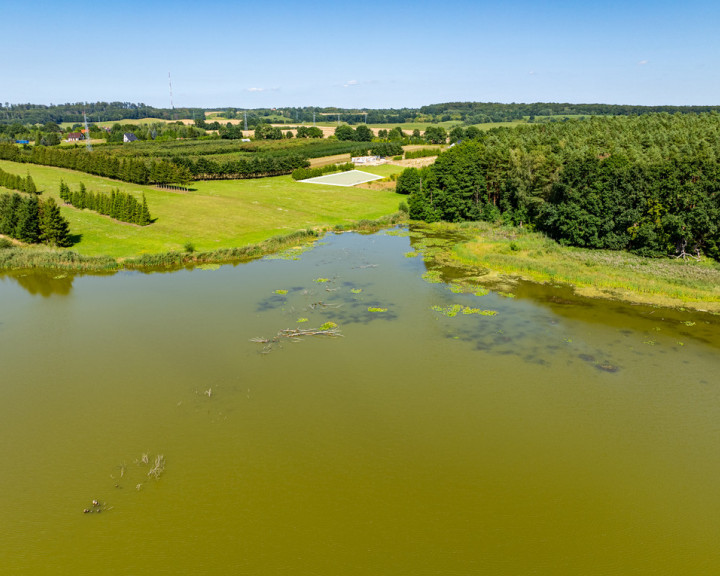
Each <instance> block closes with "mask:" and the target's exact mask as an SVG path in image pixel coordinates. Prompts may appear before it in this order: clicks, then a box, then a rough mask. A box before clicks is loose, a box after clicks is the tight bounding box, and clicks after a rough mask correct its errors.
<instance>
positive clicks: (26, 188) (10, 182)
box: [0, 168, 39, 194]
mask: <svg viewBox="0 0 720 576" xmlns="http://www.w3.org/2000/svg"><path fill="white" fill-rule="evenodd" d="M0 186H3V187H4V188H9V189H10V190H19V191H20V192H27V193H28V194H38V193H39V192H38V189H37V187H36V186H35V181H34V180H33V179H32V176H30V174H28V175H27V176H26V177H25V178H23V177H22V176H20V175H18V174H10V173H9V172H5V171H4V170H3V169H2V168H0Z"/></svg>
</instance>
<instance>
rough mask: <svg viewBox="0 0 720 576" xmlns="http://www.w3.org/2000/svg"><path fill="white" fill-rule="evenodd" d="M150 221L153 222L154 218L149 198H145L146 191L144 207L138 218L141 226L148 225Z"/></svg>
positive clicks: (143, 199)
mask: <svg viewBox="0 0 720 576" xmlns="http://www.w3.org/2000/svg"><path fill="white" fill-rule="evenodd" d="M150 222H152V218H151V217H150V210H148V205H147V199H146V198H145V193H143V196H142V209H141V212H140V218H139V219H138V224H140V226H147V225H148V224H150Z"/></svg>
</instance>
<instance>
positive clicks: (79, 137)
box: [67, 132, 84, 142]
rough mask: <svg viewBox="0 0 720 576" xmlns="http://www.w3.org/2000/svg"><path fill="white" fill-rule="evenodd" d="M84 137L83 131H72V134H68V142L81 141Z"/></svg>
mask: <svg viewBox="0 0 720 576" xmlns="http://www.w3.org/2000/svg"><path fill="white" fill-rule="evenodd" d="M83 138H84V136H83V135H82V132H70V134H68V135H67V141H68V142H79V141H80V140H82V139H83Z"/></svg>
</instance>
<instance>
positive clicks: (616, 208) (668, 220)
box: [397, 112, 720, 260]
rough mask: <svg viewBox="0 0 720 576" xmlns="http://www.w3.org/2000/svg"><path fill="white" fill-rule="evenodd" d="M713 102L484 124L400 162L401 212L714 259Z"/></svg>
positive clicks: (717, 198)
mask: <svg viewBox="0 0 720 576" xmlns="http://www.w3.org/2000/svg"><path fill="white" fill-rule="evenodd" d="M719 151H720V114H718V113H716V112H712V113H703V114H695V115H692V114H667V113H659V114H649V115H642V116H629V117H595V118H589V119H585V120H571V121H568V122H563V123H556V124H544V125H535V126H533V125H522V126H520V127H517V128H513V129H509V128H495V129H492V130H490V131H488V132H485V133H481V134H480V135H479V136H478V137H477V138H476V139H472V140H465V141H464V142H463V143H461V144H459V145H457V146H455V147H453V148H451V149H450V150H448V151H447V152H444V153H442V154H441V155H440V156H439V157H438V159H437V161H436V162H435V164H433V165H432V166H429V167H426V168H423V169H420V170H417V169H414V168H409V169H407V170H405V171H404V172H403V173H402V174H401V175H400V176H399V178H398V187H397V191H398V192H400V193H405V194H409V199H408V204H409V207H410V216H411V218H414V219H418V220H425V221H428V222H431V221H438V220H446V221H451V222H461V221H467V220H487V221H495V220H502V221H505V222H508V223H511V224H514V225H516V226H525V227H531V228H534V229H537V230H539V231H542V232H544V233H546V234H547V235H548V236H549V237H551V238H553V239H555V240H557V241H558V242H560V243H561V244H565V245H571V246H581V247H587V248H604V249H613V250H629V251H631V252H634V253H636V254H639V255H643V256H653V257H658V256H668V255H670V256H683V257H686V256H694V257H698V256H699V255H700V254H705V255H707V256H709V257H711V258H714V259H716V260H720V162H719V161H720V158H719V157H718V153H719Z"/></svg>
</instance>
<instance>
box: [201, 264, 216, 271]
mask: <svg viewBox="0 0 720 576" xmlns="http://www.w3.org/2000/svg"><path fill="white" fill-rule="evenodd" d="M197 268H198V269H199V270H219V269H220V264H200V266H197Z"/></svg>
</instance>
